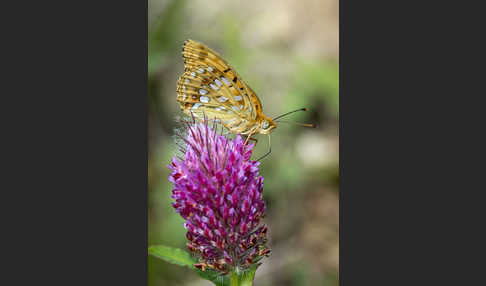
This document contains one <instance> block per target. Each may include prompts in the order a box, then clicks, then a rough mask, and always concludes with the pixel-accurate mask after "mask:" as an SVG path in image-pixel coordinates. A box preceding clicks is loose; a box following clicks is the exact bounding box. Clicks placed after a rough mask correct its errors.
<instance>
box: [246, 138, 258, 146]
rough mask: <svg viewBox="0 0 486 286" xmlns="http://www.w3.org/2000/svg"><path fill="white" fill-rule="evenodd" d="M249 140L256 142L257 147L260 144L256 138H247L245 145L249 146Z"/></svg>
mask: <svg viewBox="0 0 486 286" xmlns="http://www.w3.org/2000/svg"><path fill="white" fill-rule="evenodd" d="M248 140H251V141H254V142H255V146H256V144H257V143H258V140H257V139H256V138H251V137H246V140H245V144H244V145H247V144H248Z"/></svg>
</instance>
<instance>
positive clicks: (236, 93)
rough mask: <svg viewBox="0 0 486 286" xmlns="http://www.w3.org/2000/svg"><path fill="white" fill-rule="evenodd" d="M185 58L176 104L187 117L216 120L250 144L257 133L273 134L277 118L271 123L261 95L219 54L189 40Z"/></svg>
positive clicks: (183, 53)
mask: <svg viewBox="0 0 486 286" xmlns="http://www.w3.org/2000/svg"><path fill="white" fill-rule="evenodd" d="M182 55H183V58H184V74H183V75H182V76H181V77H180V78H179V80H178V82H177V101H178V102H179V104H180V107H181V110H182V111H183V112H184V113H185V114H187V115H189V116H192V117H194V118H195V119H198V120H204V119H205V118H207V119H214V120H215V121H216V122H219V123H221V124H222V125H223V126H225V127H226V128H227V129H228V130H229V132H231V133H234V134H241V135H245V136H247V141H248V139H252V138H251V136H252V135H254V134H270V132H272V131H273V129H275V128H277V124H276V123H275V121H274V120H276V119H277V117H276V118H274V119H273V120H272V118H270V117H268V116H266V115H265V114H263V110H262V104H261V101H260V99H259V98H258V96H257V95H256V94H255V92H254V91H253V90H252V89H251V88H250V87H249V86H248V85H247V84H246V83H245V82H244V81H243V79H242V78H241V76H240V75H238V73H237V72H236V70H235V69H234V68H233V67H231V66H230V65H229V64H228V63H227V61H226V60H224V59H223V58H222V57H221V56H220V55H219V54H218V53H216V52H215V51H213V50H211V49H210V48H208V47H207V46H206V45H204V44H202V43H200V42H196V41H193V40H186V41H185V42H184V45H183V47H182ZM300 110H305V109H300ZM300 110H295V111H300ZM295 111H293V112H295ZM290 113H292V112H289V113H287V114H290ZM287 114H284V115H281V116H278V118H280V117H282V116H285V115H287ZM268 138H269V140H270V136H269V137H268ZM253 140H255V141H256V139H253ZM269 143H270V142H269ZM269 145H270V144H269ZM270 152H271V149H270V151H269V152H268V153H267V154H265V156H266V155H268V154H269V153H270ZM262 158H263V157H262ZM260 159H261V158H260Z"/></svg>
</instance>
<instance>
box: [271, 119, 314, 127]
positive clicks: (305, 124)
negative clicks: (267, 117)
mask: <svg viewBox="0 0 486 286" xmlns="http://www.w3.org/2000/svg"><path fill="white" fill-rule="evenodd" d="M276 122H278V123H280V122H282V123H289V124H295V125H298V126H304V127H310V128H317V125H316V124H314V123H298V122H292V121H283V120H280V121H276Z"/></svg>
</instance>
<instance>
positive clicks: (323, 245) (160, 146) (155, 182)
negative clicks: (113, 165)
mask: <svg viewBox="0 0 486 286" xmlns="http://www.w3.org/2000/svg"><path fill="white" fill-rule="evenodd" d="M148 16H149V17H148V18H149V23H148V27H149V58H148V62H149V99H148V100H149V118H148V122H149V242H148V243H149V245H153V244H165V245H168V246H173V247H180V248H183V249H185V246H184V245H185V242H186V239H185V235H184V234H185V230H184V228H183V227H182V223H183V220H182V219H181V218H180V217H179V216H178V215H177V214H176V213H175V211H174V210H173V209H172V207H171V205H170V202H171V199H170V194H171V190H172V185H171V184H170V183H169V182H168V180H167V177H168V174H169V173H168V169H167V167H166V166H167V164H168V163H169V161H170V158H171V157H172V156H173V155H174V153H175V150H176V148H175V145H174V142H173V139H172V135H173V128H175V117H176V116H177V115H180V114H181V112H180V110H179V105H178V103H177V102H176V100H175V98H176V91H175V90H176V82H177V78H178V77H179V76H180V75H181V73H182V72H183V70H184V64H183V60H182V55H181V48H182V44H183V42H184V40H186V39H188V38H190V39H193V40H197V41H201V42H202V43H205V44H206V45H208V46H209V47H210V48H211V49H213V50H215V51H217V52H218V53H220V54H221V55H222V56H223V57H224V58H225V59H226V60H227V61H228V62H229V63H230V64H231V65H232V66H233V67H234V68H235V69H236V70H237V72H238V73H239V74H240V75H241V76H242V78H243V79H244V80H245V81H246V82H247V83H248V84H249V85H250V86H251V87H252V89H253V90H254V91H255V92H256V93H257V95H258V96H259V98H260V99H261V101H262V103H263V110H264V113H265V114H266V115H267V116H270V117H275V116H277V115H279V114H282V113H285V112H287V111H290V110H294V109H297V108H300V107H307V108H308V109H309V110H310V111H308V112H305V113H304V112H301V113H296V114H295V115H291V116H289V117H288V118H287V120H289V121H295V122H304V123H309V122H313V123H316V124H317V125H318V126H319V128H317V129H310V128H305V127H298V126H294V125H291V124H285V123H281V124H280V125H279V126H278V128H277V129H275V130H274V132H273V133H272V154H271V155H270V156H268V157H267V158H265V159H263V161H262V165H261V169H260V173H261V174H262V175H263V176H264V177H265V184H264V198H265V201H266V203H267V215H266V217H265V219H264V221H265V222H266V223H267V224H268V226H269V238H270V243H269V245H270V246H271V248H272V255H271V256H270V258H267V259H265V260H264V263H263V265H262V266H261V267H260V268H259V269H258V270H257V273H256V277H255V283H254V285H257V286H266V285H299V286H300V285H337V284H338V265H339V255H338V246H339V244H338V241H339V236H338V232H339V219H338V213H339V207H338V181H339V171H338V164H339V162H338V154H339V150H338V143H339V137H338V104H339V95H338V81H339V79H338V1H337V0H322V1H318V0H303V1H282V0H267V1H257V0H249V1H223V0H213V1H202V0H193V1H184V0H174V1H168V0H149V15H148ZM257 139H258V140H259V142H258V145H257V147H256V150H255V152H254V157H253V158H257V157H259V156H260V155H262V154H264V153H265V152H266V151H267V150H268V146H267V138H266V137H265V136H261V135H258V136H257ZM149 285H151V286H162V285H194V286H196V285H212V284H211V283H210V282H207V281H203V280H201V279H199V278H198V276H197V275H196V274H194V273H193V272H192V271H191V270H188V269H186V268H183V267H179V266H174V265H171V264H168V263H166V262H164V261H161V260H158V259H156V258H153V257H149Z"/></svg>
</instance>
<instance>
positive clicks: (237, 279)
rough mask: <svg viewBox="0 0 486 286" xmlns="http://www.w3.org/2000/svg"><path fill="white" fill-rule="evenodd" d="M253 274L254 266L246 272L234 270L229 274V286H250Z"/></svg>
mask: <svg viewBox="0 0 486 286" xmlns="http://www.w3.org/2000/svg"><path fill="white" fill-rule="evenodd" d="M255 272H256V266H254V267H252V268H250V269H248V270H246V271H241V270H240V269H239V268H236V269H235V271H232V272H231V274H230V286H252V285H253V278H254V277H255Z"/></svg>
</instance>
